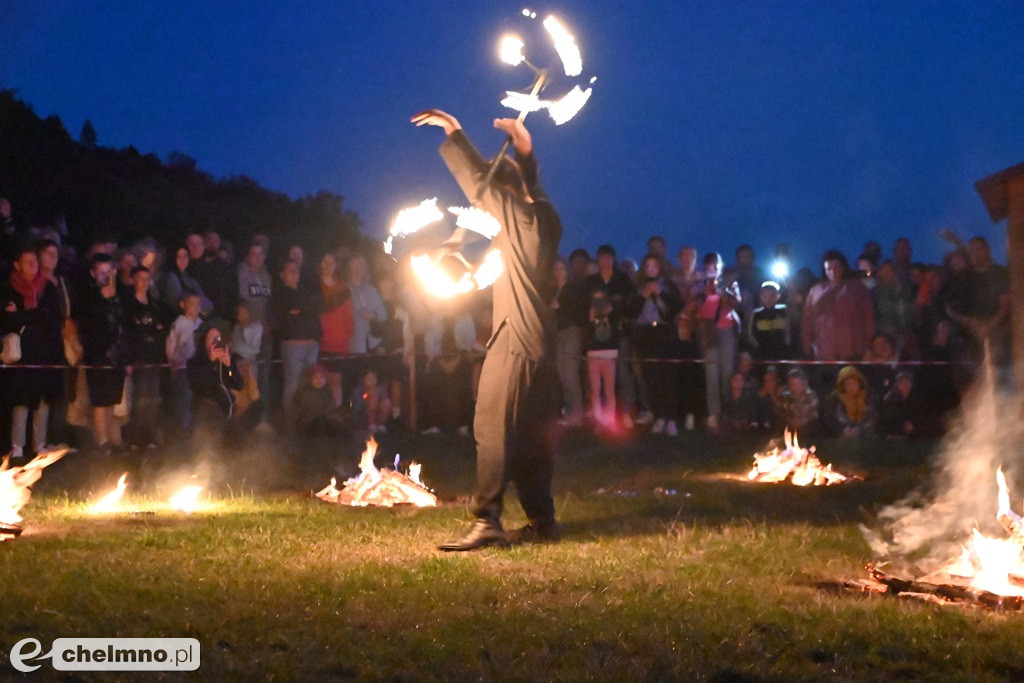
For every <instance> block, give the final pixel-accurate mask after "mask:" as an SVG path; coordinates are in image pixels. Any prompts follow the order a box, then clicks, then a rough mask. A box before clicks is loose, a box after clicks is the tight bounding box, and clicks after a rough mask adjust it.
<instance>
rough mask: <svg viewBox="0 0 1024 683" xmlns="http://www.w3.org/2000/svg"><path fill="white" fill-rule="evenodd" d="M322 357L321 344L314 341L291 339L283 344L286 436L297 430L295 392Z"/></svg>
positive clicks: (283, 400) (282, 372)
mask: <svg viewBox="0 0 1024 683" xmlns="http://www.w3.org/2000/svg"><path fill="white" fill-rule="evenodd" d="M319 355H320V342H319V341H316V340H313V339H289V340H287V341H283V342H281V365H282V368H281V374H282V375H283V376H284V380H283V382H284V391H283V394H282V396H281V401H282V402H283V403H284V429H285V433H286V434H291V433H292V432H293V431H294V430H295V401H294V399H295V391H296V390H297V389H298V388H299V381H300V380H301V379H302V375H303V373H305V372H306V371H307V370H309V368H311V367H313V365H314V364H315V363H316V360H317V357H318V356H319Z"/></svg>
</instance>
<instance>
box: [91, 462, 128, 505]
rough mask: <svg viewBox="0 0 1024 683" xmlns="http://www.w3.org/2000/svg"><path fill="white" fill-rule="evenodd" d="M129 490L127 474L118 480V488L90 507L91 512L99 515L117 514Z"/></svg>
mask: <svg viewBox="0 0 1024 683" xmlns="http://www.w3.org/2000/svg"><path fill="white" fill-rule="evenodd" d="M127 488H128V473H127V472H125V473H124V474H122V475H121V477H120V478H119V479H118V480H117V486H115V487H114V489H113V490H112V491H109V492H108V493H106V494H105V495H104V496H103V497H101V498H100V499H99V500H97V501H96V502H95V503H93V504H92V505H91V506H90V507H89V511H90V512H98V513H104V512H116V511H117V510H118V509H119V508H120V507H121V498H122V497H123V496H124V492H125V490H126V489H127Z"/></svg>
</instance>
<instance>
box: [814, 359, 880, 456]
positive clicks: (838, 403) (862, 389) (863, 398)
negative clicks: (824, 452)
mask: <svg viewBox="0 0 1024 683" xmlns="http://www.w3.org/2000/svg"><path fill="white" fill-rule="evenodd" d="M825 419H826V420H827V422H828V424H827V426H828V427H829V429H830V431H831V432H832V433H833V434H835V435H837V436H842V437H844V438H846V439H859V438H862V437H865V436H870V435H871V434H872V433H873V431H874V427H875V414H874V407H873V406H872V405H871V395H870V392H869V391H868V382H867V380H866V379H865V378H864V375H863V373H861V371H860V370H858V369H857V368H855V367H854V366H852V365H847V366H846V367H844V368H843V369H842V370H840V371H839V376H838V377H837V378H836V389H835V391H834V392H832V394H831V395H830V396H829V400H828V404H827V408H826V411H825Z"/></svg>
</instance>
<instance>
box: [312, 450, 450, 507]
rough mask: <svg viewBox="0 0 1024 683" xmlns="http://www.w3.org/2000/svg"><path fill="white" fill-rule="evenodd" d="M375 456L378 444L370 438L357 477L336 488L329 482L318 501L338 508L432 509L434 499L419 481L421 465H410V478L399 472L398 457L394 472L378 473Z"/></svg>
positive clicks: (333, 483) (332, 480) (332, 479)
mask: <svg viewBox="0 0 1024 683" xmlns="http://www.w3.org/2000/svg"><path fill="white" fill-rule="evenodd" d="M376 455H377V441H376V440H375V439H373V438H371V439H370V440H369V441H367V442H366V450H364V451H363V456H362V458H361V459H360V460H359V470H360V473H359V476H357V477H353V478H351V479H349V480H348V481H346V482H345V483H344V484H342V488H341V489H340V490H339V489H337V488H335V487H336V485H337V483H338V480H337V479H336V478H334V477H332V478H331V483H330V484H329V485H328V486H327V487H326V488H325V489H323V490H322V491H320V492H318V493H317V494H316V497H317V498H319V499H320V500H323V501H327V502H328V503H337V504H339V505H352V506H356V507H366V506H368V505H374V506H378V507H392V506H395V505H406V504H407V505H415V506H416V507H434V506H436V505H437V496H435V495H434V494H433V493H431V492H430V491H429V490H428V489H427V487H426V486H424V484H423V482H422V481H421V480H420V465H419V464H418V463H415V462H414V463H412V464H411V465H410V466H409V474H408V475H405V474H402V473H401V472H399V471H398V457H397V456H396V457H395V469H394V470H389V469H386V468H385V469H382V470H379V469H377V468H376V466H374V464H373V458H374V456H376Z"/></svg>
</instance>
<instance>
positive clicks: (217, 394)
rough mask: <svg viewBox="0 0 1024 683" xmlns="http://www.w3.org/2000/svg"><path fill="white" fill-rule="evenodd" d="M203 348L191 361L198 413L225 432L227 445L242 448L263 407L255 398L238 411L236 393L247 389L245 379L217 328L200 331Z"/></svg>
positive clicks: (190, 380)
mask: <svg viewBox="0 0 1024 683" xmlns="http://www.w3.org/2000/svg"><path fill="white" fill-rule="evenodd" d="M199 338H200V339H201V340H202V342H203V348H202V351H197V353H196V355H195V356H194V357H193V358H192V359H191V360H190V361H189V362H188V380H189V387H190V388H191V389H192V394H193V396H194V397H195V400H196V413H197V414H201V415H202V416H204V417H205V418H206V419H207V420H209V422H211V423H212V424H213V425H215V426H217V427H218V428H219V429H220V431H221V432H222V434H223V435H224V445H225V446H232V447H236V448H237V447H239V446H241V445H243V443H244V437H245V436H246V435H247V434H249V433H251V432H252V431H253V430H254V429H255V428H256V425H257V424H258V423H259V421H260V417H261V415H262V414H263V406H262V404H261V403H260V401H259V400H256V401H253V402H251V403H250V404H249V406H248V407H247V408H246V409H245V410H244V411H240V410H238V395H237V392H240V391H242V390H243V389H244V388H245V380H244V378H243V377H242V372H241V370H239V368H238V357H237V356H232V355H231V349H230V347H229V346H228V344H227V342H225V341H224V340H223V339H222V337H221V331H220V330H219V329H217V328H216V327H210V328H208V329H206V330H205V332H204V331H202V330H200V333H199Z"/></svg>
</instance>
